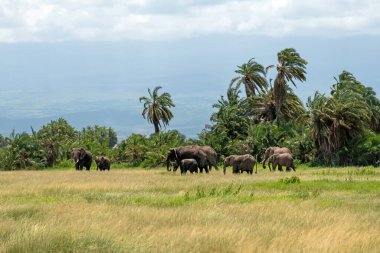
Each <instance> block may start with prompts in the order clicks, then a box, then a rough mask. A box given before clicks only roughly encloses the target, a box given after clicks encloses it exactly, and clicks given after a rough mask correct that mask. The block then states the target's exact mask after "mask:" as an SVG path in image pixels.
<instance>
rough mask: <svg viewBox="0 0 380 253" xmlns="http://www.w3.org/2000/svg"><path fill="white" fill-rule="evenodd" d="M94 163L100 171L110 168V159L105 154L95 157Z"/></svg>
mask: <svg viewBox="0 0 380 253" xmlns="http://www.w3.org/2000/svg"><path fill="white" fill-rule="evenodd" d="M95 163H96V169H97V170H100V171H103V170H110V168H111V161H110V159H108V158H107V157H105V156H97V157H95Z"/></svg>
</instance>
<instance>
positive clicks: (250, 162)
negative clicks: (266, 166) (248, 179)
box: [223, 154, 257, 174]
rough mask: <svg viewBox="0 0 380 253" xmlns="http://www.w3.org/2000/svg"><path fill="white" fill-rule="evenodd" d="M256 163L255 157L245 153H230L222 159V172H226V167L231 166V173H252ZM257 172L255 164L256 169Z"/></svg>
mask: <svg viewBox="0 0 380 253" xmlns="http://www.w3.org/2000/svg"><path fill="white" fill-rule="evenodd" d="M255 164H256V159H255V158H254V157H253V156H251V155H249V154H247V155H230V156H227V157H226V158H225V159H224V165H223V173H224V174H226V167H228V166H232V173H234V174H235V173H243V172H244V171H246V172H247V173H249V174H252V173H253V167H254V166H255ZM255 173H257V164H256V171H255Z"/></svg>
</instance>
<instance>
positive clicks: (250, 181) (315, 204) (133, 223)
mask: <svg viewBox="0 0 380 253" xmlns="http://www.w3.org/2000/svg"><path fill="white" fill-rule="evenodd" d="M291 174H292V175H296V176H291V177H286V175H284V173H270V172H269V171H267V170H260V173H259V174H257V175H253V176H252V175H247V174H242V175H233V176H232V173H231V171H229V176H224V175H223V174H222V173H216V172H215V173H210V174H209V175H201V174H200V175H188V176H180V175H179V173H177V174H173V173H167V172H166V171H165V172H164V171H163V169H162V170H153V171H147V170H111V171H110V172H106V173H104V172H102V173H100V172H95V171H90V172H86V171H83V172H78V171H73V170H71V171H62V170H59V171H49V172H48V173H46V172H44V171H33V172H31V171H16V172H7V173H2V175H1V177H0V203H1V205H0V241H1V243H0V251H1V252H51V251H53V252H277V251H284V252H330V251H331V252H379V251H380V229H379V222H378V221H379V220H380V212H379V203H378V198H377V197H376V196H379V194H380V192H379V189H380V183H379V182H380V172H379V171H378V169H373V168H364V169H358V168H353V167H350V168H338V169H337V168H329V169H320V168H319V169H310V168H308V169H299V170H297V172H295V173H291Z"/></svg>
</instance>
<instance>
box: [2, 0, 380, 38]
mask: <svg viewBox="0 0 380 253" xmlns="http://www.w3.org/2000/svg"><path fill="white" fill-rule="evenodd" d="M379 11H380V2H379V1H375V0H363V1H355V0H336V1H329V0H319V1H316V0H311V1H302V0H268V1H264V0H257V1H211V0H206V1H195V0H179V1H169V0H161V1H159V0H130V1H122V0H91V1H90V0H85V1H74V0H57V1H48V0H30V1H28V2H25V1H21V0H18V1H1V3H0V42H25V41H26V42H27V41H66V40H91V41H99V40H100V41H120V40H130V39H132V40H151V41H152V40H153V41H155V40H176V39H182V38H189V37H195V36H202V35H212V34H249V35H252V34H260V35H268V36H289V35H290V36H294V35H300V36H351V35H361V34H362V35H365V34H372V35H373V34H376V35H379V34H380V28H379V27H380V16H379V15H378V12H379Z"/></svg>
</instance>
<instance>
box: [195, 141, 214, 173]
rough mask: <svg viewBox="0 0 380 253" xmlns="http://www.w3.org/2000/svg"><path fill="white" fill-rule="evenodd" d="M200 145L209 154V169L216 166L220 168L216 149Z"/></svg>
mask: <svg viewBox="0 0 380 253" xmlns="http://www.w3.org/2000/svg"><path fill="white" fill-rule="evenodd" d="M198 147H199V148H200V149H201V150H202V151H203V152H205V153H206V155H207V165H208V166H209V167H208V169H209V170H211V168H212V167H213V166H214V168H215V170H219V168H218V155H217V154H216V151H215V150H214V149H213V148H212V147H210V146H198Z"/></svg>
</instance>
